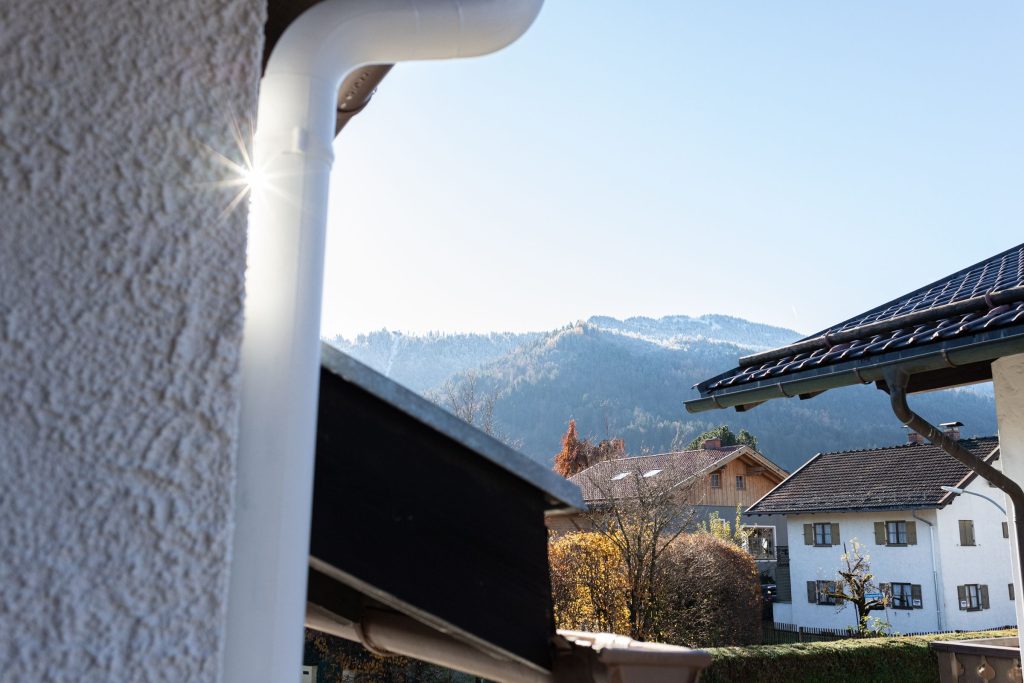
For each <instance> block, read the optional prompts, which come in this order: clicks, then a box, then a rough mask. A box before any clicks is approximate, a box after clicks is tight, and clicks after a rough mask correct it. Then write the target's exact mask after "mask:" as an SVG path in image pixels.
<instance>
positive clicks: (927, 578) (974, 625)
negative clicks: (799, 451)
mask: <svg viewBox="0 0 1024 683" xmlns="http://www.w3.org/2000/svg"><path fill="white" fill-rule="evenodd" d="M968 490H969V491H975V492H978V493H981V494H984V495H986V496H990V497H992V498H994V499H995V500H996V501H998V502H1002V496H1001V492H1000V491H999V490H998V489H995V488H992V487H990V486H988V484H987V482H985V481H984V480H981V479H975V480H974V481H973V482H972V483H971V485H970V486H968ZM917 515H918V517H919V518H923V519H924V520H927V521H930V522H932V523H933V524H935V539H936V543H935V551H936V561H935V562H934V565H935V566H936V567H937V569H938V581H939V586H940V590H939V591H938V595H939V598H936V595H937V593H936V590H935V585H936V583H935V580H934V578H933V576H934V571H933V559H932V545H931V535H930V534H929V529H928V525H927V524H925V523H924V522H923V521H919V520H915V519H914V517H912V516H911V512H910V511H898V512H896V511H894V512H880V513H834V514H817V515H795V516H791V517H789V519H788V525H789V537H790V539H791V541H790V545H789V554H790V575H791V577H792V581H793V602H792V604H791V605H785V604H780V605H778V606H777V607H776V609H775V620H776V621H779V622H785V623H793V624H797V625H799V626H813V627H818V628H845V627H847V626H852V625H853V624H854V623H855V621H856V616H855V612H854V610H853V608H852V606H849V605H847V606H844V607H843V608H842V609H837V608H836V607H834V606H830V605H817V604H812V603H810V602H809V601H808V600H807V589H806V586H807V581H816V580H831V579H833V578H834V576H835V572H836V570H837V569H838V568H839V566H840V565H839V563H840V556H841V555H842V553H843V548H842V546H841V545H839V546H832V547H816V546H809V545H804V543H803V525H804V524H813V523H815V522H835V523H838V524H839V528H840V539H841V541H846V542H848V541H850V540H851V539H853V538H856V539H857V540H858V541H860V542H861V543H862V544H863V546H864V550H865V552H866V553H867V554H868V556H869V557H870V562H871V571H872V573H874V574H875V577H876V578H875V581H876V583H895V582H899V583H911V584H914V583H916V584H920V585H921V593H922V602H923V607H922V608H921V609H914V610H897V609H891V608H890V609H886V610H884V611H877V612H872V616H875V617H878V618H881V619H883V620H884V621H887V622H889V624H890V625H891V626H892V629H893V630H894V631H897V632H900V633H915V632H922V631H935V630H977V629H985V628H991V627H995V626H1003V625H1006V624H1013V623H1015V619H1014V609H1015V605H1016V601H1011V600H1010V599H1009V590H1008V588H1007V584H1008V583H1010V581H1011V573H1010V543H1009V540H1008V539H1006V538H1004V537H1003V532H1002V524H1001V522H1003V521H1004V520H1005V519H1006V518H1005V517H1004V516H1003V515H1002V513H1000V512H999V510H998V509H997V508H996V507H995V506H993V505H992V504H991V503H989V502H988V501H985V500H982V499H980V498H977V497H975V496H970V495H963V496H960V497H958V498H956V499H954V500H953V502H952V503H950V504H949V505H947V506H946V507H945V508H943V509H941V510H938V511H936V510H920V511H918V512H917ZM961 519H970V520H973V521H974V529H975V539H976V545H975V546H966V547H962V546H961V545H960V527H959V520H961ZM897 520H905V521H917V544H916V545H913V546H901V547H891V546H880V545H875V536H874V523H875V522H884V521H897ZM969 583H974V584H984V585H987V586H988V587H989V603H990V607H989V609H987V610H981V611H976V612H968V611H961V610H960V609H959V604H958V601H957V590H956V587H957V586H959V585H964V584H969ZM940 601H941V602H940ZM937 605H938V606H939V607H940V610H939V611H941V615H940V614H938V613H937V610H936V606H937Z"/></svg>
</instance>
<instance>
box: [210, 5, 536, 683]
mask: <svg viewBox="0 0 1024 683" xmlns="http://www.w3.org/2000/svg"><path fill="white" fill-rule="evenodd" d="M542 2H543V0H327V1H326V2H323V3H320V4H319V5H316V6H314V7H312V8H311V9H309V10H308V11H306V12H305V13H304V14H303V15H302V16H300V17H299V18H298V19H297V20H296V21H295V22H294V23H292V25H291V26H289V28H288V29H287V30H286V31H285V33H284V35H283V36H282V37H281V39H280V41H279V42H278V44H277V46H276V47H275V48H274V51H273V53H272V54H271V57H270V61H269V62H268V64H267V68H266V72H265V75H264V77H263V80H262V81H261V85H260V98H259V111H258V119H257V121H258V125H257V130H256V140H255V150H254V165H255V167H256V169H255V170H256V172H257V173H258V174H260V175H261V176H262V177H263V178H264V179H265V181H264V183H262V184H261V185H262V187H258V188H254V189H256V190H257V191H256V192H254V196H253V203H252V207H251V209H250V226H249V244H248V269H247V273H246V300H245V327H244V337H243V342H242V359H241V376H242V380H241V384H242V387H241V392H242V397H241V417H240V432H239V450H238V464H237V467H238V471H237V487H236V492H235V519H234V522H235V533H234V542H233V547H232V558H231V564H230V579H229V586H228V608H227V631H226V636H225V646H224V647H225V651H224V669H223V677H222V678H223V680H225V681H228V682H229V683H258V682H260V681H267V682H268V683H280V682H286V681H292V680H296V679H297V677H298V675H299V671H300V666H301V664H302V634H303V630H302V627H303V619H304V615H305V605H306V575H307V561H308V555H309V530H310V510H311V502H312V501H311V499H312V483H313V452H314V447H315V439H316V412H317V388H318V377H319V374H318V373H319V358H320V296H321V287H322V282H323V267H324V233H325V224H326V217H327V197H328V179H329V174H330V170H331V163H332V161H333V153H332V149H331V143H332V141H333V138H334V125H335V107H336V98H337V93H338V88H339V86H340V85H341V83H342V81H343V80H344V78H345V76H346V75H348V74H349V73H350V72H351V71H352V70H354V69H356V68H358V67H360V66H363V65H367V64H392V63H395V62H401V61H408V60H419V59H447V58H455V57H470V56H475V55H482V54H486V53H489V52H493V51H495V50H499V49H501V48H502V47H505V46H506V45H508V44H509V43H511V42H513V41H514V40H516V39H517V38H518V37H519V36H520V35H522V34H523V32H525V31H526V29H527V28H529V26H530V24H531V23H533V20H534V19H535V18H536V16H537V13H538V12H539V11H540V7H541V4H542Z"/></svg>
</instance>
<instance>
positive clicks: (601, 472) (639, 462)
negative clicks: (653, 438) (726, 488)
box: [569, 446, 743, 501]
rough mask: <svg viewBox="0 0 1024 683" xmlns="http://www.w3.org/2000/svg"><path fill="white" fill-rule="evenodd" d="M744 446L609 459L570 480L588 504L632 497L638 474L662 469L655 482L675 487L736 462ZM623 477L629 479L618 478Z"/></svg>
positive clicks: (654, 476) (654, 479) (655, 475)
mask: <svg viewBox="0 0 1024 683" xmlns="http://www.w3.org/2000/svg"><path fill="white" fill-rule="evenodd" d="M740 448H743V446H723V447H721V448H705V449H700V450H694V451H676V452H674V453H658V454H657V455H638V456H633V457H629V458H616V459H615V460H605V461H603V462H599V463H597V464H596V465H592V466H590V467H588V468H587V469H585V470H583V471H582V472H579V473H577V474H574V475H573V476H571V477H569V481H571V482H573V483H574V484H576V485H577V486H579V487H580V490H582V491H583V499H584V500H586V501H593V500H607V499H608V498H609V497H610V498H628V497H632V496H634V495H635V494H636V476H635V475H636V474H639V475H641V476H643V475H644V474H645V473H647V472H652V471H654V470H660V471H659V472H658V473H657V474H654V475H652V477H650V479H651V480H652V482H654V481H656V482H657V483H658V485H659V486H661V485H663V484H664V483H665V482H671V483H669V484H666V485H667V486H673V485H675V484H678V483H680V482H684V481H686V480H688V479H691V478H692V477H694V476H696V475H698V474H700V473H701V472H704V471H705V470H708V469H716V465H717V464H718V463H722V464H725V462H727V461H729V460H731V459H732V455H733V453H734V452H735V451H738V450H739V449H740ZM620 474H627V475H628V476H625V477H621V478H618V479H616V478H615V477H616V476H618V475H620Z"/></svg>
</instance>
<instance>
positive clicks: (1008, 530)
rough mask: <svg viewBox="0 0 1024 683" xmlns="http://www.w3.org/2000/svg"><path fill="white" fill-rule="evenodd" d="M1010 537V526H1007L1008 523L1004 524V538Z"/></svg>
mask: <svg viewBox="0 0 1024 683" xmlns="http://www.w3.org/2000/svg"><path fill="white" fill-rule="evenodd" d="M1009 537H1010V525H1009V524H1007V523H1006V522H1003V538H1009Z"/></svg>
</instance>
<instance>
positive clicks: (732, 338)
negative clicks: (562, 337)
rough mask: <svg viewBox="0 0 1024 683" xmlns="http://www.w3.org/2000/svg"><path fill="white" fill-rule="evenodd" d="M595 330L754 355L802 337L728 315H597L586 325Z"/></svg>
mask: <svg viewBox="0 0 1024 683" xmlns="http://www.w3.org/2000/svg"><path fill="white" fill-rule="evenodd" d="M587 322H588V323H589V324H590V325H592V326H593V327H596V328H598V329H601V330H607V331H609V332H617V333H619V334H625V335H629V336H633V337H637V338H639V339H647V340H649V341H654V342H660V343H662V344H664V345H666V346H670V347H674V346H679V345H682V344H685V343H687V342H692V341H700V340H707V341H719V342H731V343H733V344H736V345H737V346H741V347H744V348H747V349H750V350H752V351H764V350H767V349H774V348H778V347H779V346H784V345H786V344H788V343H790V342H792V341H794V340H797V339H800V338H801V337H802V336H803V335H801V334H799V333H797V332H794V331H793V330H787V329H785V328H784V327H773V326H771V325H762V324H761V323H752V322H750V321H747V320H743V319H741V318H733V317H730V316H727V315H702V316H700V317H699V318H691V317H690V316H687V315H671V316H665V317H664V318H657V319H654V318H643V317H637V318H626V319H625V320H617V319H615V318H609V317H607V316H602V315H596V316H594V317H592V318H590V319H589V320H588V321H587Z"/></svg>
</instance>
